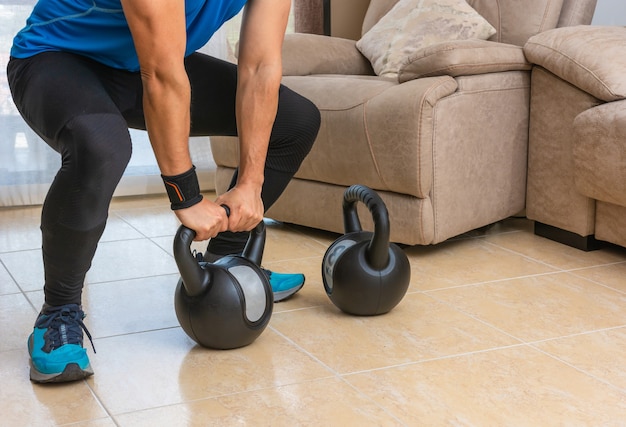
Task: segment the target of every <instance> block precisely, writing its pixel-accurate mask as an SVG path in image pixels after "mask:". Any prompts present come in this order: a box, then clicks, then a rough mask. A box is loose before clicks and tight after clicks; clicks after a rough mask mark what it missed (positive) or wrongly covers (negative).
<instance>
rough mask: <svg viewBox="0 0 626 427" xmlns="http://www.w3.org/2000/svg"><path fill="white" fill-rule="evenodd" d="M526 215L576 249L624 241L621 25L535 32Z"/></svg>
mask: <svg viewBox="0 0 626 427" xmlns="http://www.w3.org/2000/svg"><path fill="white" fill-rule="evenodd" d="M524 50H525V52H526V55H527V57H528V59H529V60H530V61H531V62H533V63H534V64H536V65H535V66H534V68H533V71H532V93H531V118H530V146H529V164H528V201H527V215H528V217H529V218H531V219H534V220H535V221H536V222H535V231H536V233H537V234H540V235H543V236H546V237H549V238H552V239H554V240H558V241H560V242H563V243H566V244H569V245H570V246H575V247H578V248H580V249H584V250H589V249H593V248H595V247H597V243H598V242H597V241H596V239H597V240H601V241H608V242H611V243H616V244H619V245H621V246H626V28H624V27H597V26H585V27H571V28H560V29H557V30H552V31H547V32H545V33H542V34H540V35H537V36H535V37H532V38H531V39H530V40H529V41H528V43H527V44H526V46H525V48H524Z"/></svg>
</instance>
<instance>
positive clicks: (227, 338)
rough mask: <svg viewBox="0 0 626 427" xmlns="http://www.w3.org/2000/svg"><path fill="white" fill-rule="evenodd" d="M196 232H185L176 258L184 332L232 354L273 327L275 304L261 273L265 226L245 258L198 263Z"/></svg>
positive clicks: (254, 234) (180, 234)
mask: <svg viewBox="0 0 626 427" xmlns="http://www.w3.org/2000/svg"><path fill="white" fill-rule="evenodd" d="M194 237H195V232H194V231H193V230H191V229H189V228H187V227H185V226H182V225H181V226H180V228H179V229H178V232H177V233H176V236H175V237H174V258H175V259H176V264H177V265H178V269H179V271H180V274H181V279H180V280H179V281H178V285H177V287H176V295H175V300H174V307H175V310H176V317H177V318H178V321H179V323H180V325H181V327H182V328H183V330H184V331H185V332H186V333H187V335H189V337H191V338H192V339H193V340H195V341H196V342H197V343H198V344H200V345H202V346H204V347H209V348H214V349H232V348H237V347H243V346H246V345H248V344H251V343H252V342H253V341H254V340H255V339H256V338H257V337H259V336H260V335H261V333H262V332H263V331H264V330H265V327H266V326H267V324H268V323H269V321H270V317H271V315H272V311H273V307H274V298H273V294H272V288H271V285H270V283H269V279H268V278H267V276H266V275H265V273H263V271H262V270H261V268H260V265H261V260H262V257H263V249H264V246H265V224H264V223H263V222H261V223H259V224H258V225H257V226H256V228H255V229H253V230H252V231H251V232H250V237H249V239H248V243H247V244H246V247H245V249H244V251H243V253H242V255H229V256H225V257H223V258H221V259H219V260H218V261H216V262H214V263H208V262H198V260H197V259H196V258H195V257H194V255H193V254H192V253H191V251H190V245H191V243H192V241H193V239H194Z"/></svg>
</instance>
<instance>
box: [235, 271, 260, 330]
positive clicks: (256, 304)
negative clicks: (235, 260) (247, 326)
mask: <svg viewBox="0 0 626 427" xmlns="http://www.w3.org/2000/svg"><path fill="white" fill-rule="evenodd" d="M228 271H229V272H230V274H232V275H233V276H235V279H236V280H237V282H239V285H240V286H241V290H242V291H243V295H244V299H245V301H246V318H247V319H248V320H249V321H250V322H256V321H258V320H259V319H261V317H262V316H263V313H265V309H266V308H267V301H266V299H265V288H264V286H263V281H262V280H261V278H260V277H259V275H258V274H257V273H256V271H254V269H252V268H250V267H248V266H245V265H238V266H235V267H232V268H229V269H228Z"/></svg>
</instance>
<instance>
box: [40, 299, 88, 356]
mask: <svg viewBox="0 0 626 427" xmlns="http://www.w3.org/2000/svg"><path fill="white" fill-rule="evenodd" d="M84 318H85V313H84V312H83V311H82V310H81V309H80V307H79V306H78V305H77V304H67V305H62V306H58V307H49V308H47V309H45V310H44V312H43V315H41V316H39V318H38V319H37V322H35V326H36V327H37V328H40V329H44V328H47V330H46V332H45V334H44V339H45V342H46V343H45V346H44V351H45V352H47V353H49V352H51V351H52V350H55V349H57V348H59V347H61V346H62V345H65V344H79V345H80V346H81V347H82V345H83V333H82V331H85V334H86V335H87V338H89V342H90V343H91V348H92V349H93V352H94V353H95V352H96V348H95V346H94V344H93V339H92V338H91V334H90V333H89V331H88V330H87V327H86V326H85V324H84V323H83V319H84Z"/></svg>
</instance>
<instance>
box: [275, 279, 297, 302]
mask: <svg viewBox="0 0 626 427" xmlns="http://www.w3.org/2000/svg"><path fill="white" fill-rule="evenodd" d="M303 286H304V283H302V284H301V285H300V286H298V287H296V288H291V289H287V290H286V291H281V292H274V302H281V301H284V300H286V299H287V298H289V297H291V296H292V295H294V294H295V293H296V292H298V291H299V290H300V289H302V287H303Z"/></svg>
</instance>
